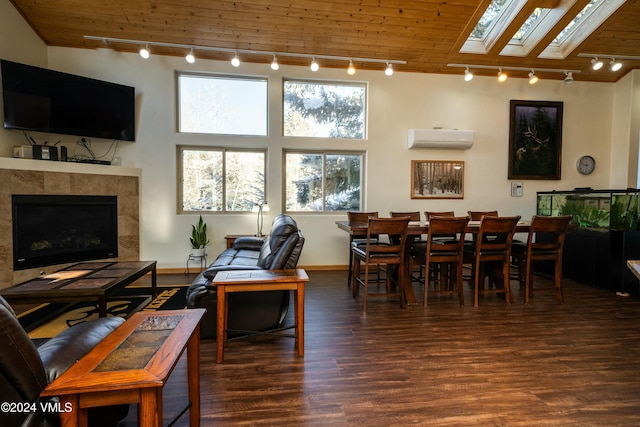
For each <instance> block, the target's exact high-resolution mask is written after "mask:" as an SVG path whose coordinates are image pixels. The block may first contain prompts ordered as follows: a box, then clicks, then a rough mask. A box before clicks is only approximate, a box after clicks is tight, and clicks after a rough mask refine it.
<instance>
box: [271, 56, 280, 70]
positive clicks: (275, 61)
mask: <svg viewBox="0 0 640 427" xmlns="http://www.w3.org/2000/svg"><path fill="white" fill-rule="evenodd" d="M279 68H280V65H278V58H276V56H275V55H273V61H271V69H272V70H273V71H278V69H279Z"/></svg>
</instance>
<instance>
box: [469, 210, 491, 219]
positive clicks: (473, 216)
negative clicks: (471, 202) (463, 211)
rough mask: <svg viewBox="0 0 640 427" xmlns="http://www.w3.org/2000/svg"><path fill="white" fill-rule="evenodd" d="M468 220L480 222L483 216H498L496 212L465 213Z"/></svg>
mask: <svg viewBox="0 0 640 427" xmlns="http://www.w3.org/2000/svg"><path fill="white" fill-rule="evenodd" d="M467 215H469V220H471V221H480V220H481V219H482V217H483V216H498V211H467Z"/></svg>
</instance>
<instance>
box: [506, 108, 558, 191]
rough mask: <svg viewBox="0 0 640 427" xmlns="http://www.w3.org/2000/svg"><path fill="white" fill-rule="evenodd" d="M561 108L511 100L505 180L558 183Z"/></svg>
mask: <svg viewBox="0 0 640 427" xmlns="http://www.w3.org/2000/svg"><path fill="white" fill-rule="evenodd" d="M562 106H563V103H562V102H553V101H515V100H511V103H510V109H511V115H510V120H509V179H560V177H561V170H560V167H561V164H562Z"/></svg>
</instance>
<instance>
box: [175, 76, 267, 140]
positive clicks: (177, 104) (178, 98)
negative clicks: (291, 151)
mask: <svg viewBox="0 0 640 427" xmlns="http://www.w3.org/2000/svg"><path fill="white" fill-rule="evenodd" d="M182 76H192V77H201V78H210V79H227V80H237V81H240V80H244V81H257V82H263V83H264V89H265V106H264V111H265V117H264V125H265V133H264V134H257V133H221V132H191V131H181V130H180V128H181V120H180V119H181V114H180V112H181V108H180V105H181V85H180V77H182ZM175 88H176V101H175V111H176V122H175V129H176V133H178V134H181V135H221V136H251V137H262V138H265V137H268V136H269V78H268V77H267V76H258V75H243V74H223V73H207V72H195V71H183V70H176V72H175Z"/></svg>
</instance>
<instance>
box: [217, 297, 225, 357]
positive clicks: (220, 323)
mask: <svg viewBox="0 0 640 427" xmlns="http://www.w3.org/2000/svg"><path fill="white" fill-rule="evenodd" d="M217 286H218V311H217V320H216V322H217V324H216V329H217V330H216V363H222V360H223V358H224V340H225V338H226V330H227V292H226V289H225V286H224V285H217Z"/></svg>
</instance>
